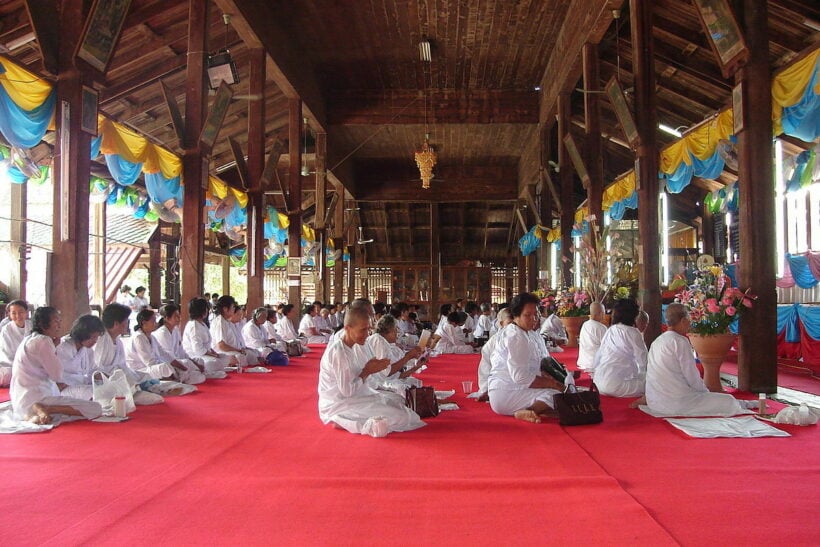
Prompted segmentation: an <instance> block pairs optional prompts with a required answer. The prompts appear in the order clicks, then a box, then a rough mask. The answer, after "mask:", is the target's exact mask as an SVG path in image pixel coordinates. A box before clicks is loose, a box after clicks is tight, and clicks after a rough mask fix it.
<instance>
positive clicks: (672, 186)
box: [666, 161, 695, 194]
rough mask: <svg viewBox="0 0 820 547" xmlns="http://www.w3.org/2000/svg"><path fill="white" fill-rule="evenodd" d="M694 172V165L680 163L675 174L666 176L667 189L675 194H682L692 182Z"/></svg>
mask: <svg viewBox="0 0 820 547" xmlns="http://www.w3.org/2000/svg"><path fill="white" fill-rule="evenodd" d="M694 171H695V169H694V163H693V165H687V164H686V162H685V161H682V162H680V165H678V168H677V169H675V172H674V173H672V174H671V175H667V176H666V189H667V190H668V191H669V192H671V193H673V194H679V193H681V192H682V191H683V189H684V188H686V187H687V186H689V183H690V182H692V175H693V174H694Z"/></svg>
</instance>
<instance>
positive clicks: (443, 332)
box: [434, 311, 475, 354]
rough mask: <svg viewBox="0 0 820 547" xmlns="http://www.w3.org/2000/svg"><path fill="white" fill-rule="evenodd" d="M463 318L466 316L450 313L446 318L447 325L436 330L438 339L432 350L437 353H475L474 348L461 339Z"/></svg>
mask: <svg viewBox="0 0 820 547" xmlns="http://www.w3.org/2000/svg"><path fill="white" fill-rule="evenodd" d="M463 317H466V314H462V312H457V311H454V312H450V315H448V316H447V324H446V325H444V326H443V327H439V328H438V329H437V330H436V335H438V337H439V339H438V342H436V345H435V347H434V349H435V351H436V352H437V353H439V354H443V353H475V347H474V346H472V345H470V344H468V343H467V342H465V341H464V339H463V331H462V330H461V327H462V326H463V325H464V319H463Z"/></svg>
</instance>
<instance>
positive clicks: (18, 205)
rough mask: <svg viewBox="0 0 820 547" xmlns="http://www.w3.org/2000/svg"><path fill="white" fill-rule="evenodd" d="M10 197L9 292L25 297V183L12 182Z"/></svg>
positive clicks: (11, 294) (26, 186) (12, 295)
mask: <svg viewBox="0 0 820 547" xmlns="http://www.w3.org/2000/svg"><path fill="white" fill-rule="evenodd" d="M10 186H11V192H10V194H11V195H10V196H9V197H10V199H11V222H10V223H9V224H10V226H9V227H10V229H11V230H10V233H9V236H10V237H9V240H10V241H9V244H8V256H9V258H10V259H12V263H11V264H12V266H11V272H10V273H11V279H10V280H9V293H10V295H9V296H10V297H11V298H12V299H16V298H19V299H21V300H25V299H26V262H27V260H26V255H27V254H28V253H27V252H26V249H27V245H26V221H25V220H24V219H25V218H26V214H27V213H26V211H27V209H28V207H27V203H26V201H27V200H26V195H27V194H28V185H27V184H12V185H10Z"/></svg>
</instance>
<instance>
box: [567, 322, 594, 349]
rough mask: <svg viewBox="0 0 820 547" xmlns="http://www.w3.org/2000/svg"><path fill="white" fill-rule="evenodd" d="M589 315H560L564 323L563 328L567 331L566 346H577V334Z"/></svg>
mask: <svg viewBox="0 0 820 547" xmlns="http://www.w3.org/2000/svg"><path fill="white" fill-rule="evenodd" d="M588 319H589V317H588V316H586V315H583V316H581V317H562V318H561V322H562V323H563V324H564V328H565V329H566V331H567V346H566V347H568V348H577V347H578V335H579V334H580V333H581V325H582V324H583V323H584V321H586V320H588Z"/></svg>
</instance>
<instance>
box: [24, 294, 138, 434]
mask: <svg viewBox="0 0 820 547" xmlns="http://www.w3.org/2000/svg"><path fill="white" fill-rule="evenodd" d="M129 311H130V310H129ZM61 329H62V320H61V319H60V312H58V311H57V309H56V308H52V307H50V306H43V307H40V308H37V310H36V311H35V312H34V320H33V321H32V331H31V334H29V335H28V336H26V337H25V338H24V339H23V343H22V344H21V345H20V348H19V349H18V350H17V353H16V354H15V356H14V363H13V364H12V379H11V389H10V390H9V395H10V396H11V407H12V411H13V413H14V417H15V418H17V419H18V420H29V421H31V422H34V423H36V424H48V423H51V422H52V421H53V420H54V418H55V416H57V415H64V416H81V417H83V418H87V419H94V418H98V417H99V416H100V415H101V414H102V408H101V407H100V405H99V404H98V403H95V402H93V401H86V400H83V399H77V398H75V397H67V396H64V395H61V389H62V388H64V387H65V384H64V383H63V365H62V363H61V362H60V360H59V359H58V358H57V354H56V349H57V348H56V347H55V345H54V340H55V339H56V338H58V337H59V336H60V331H61Z"/></svg>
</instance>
